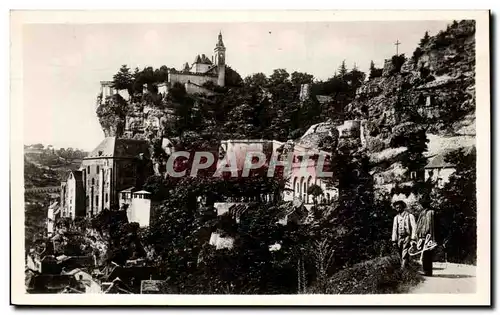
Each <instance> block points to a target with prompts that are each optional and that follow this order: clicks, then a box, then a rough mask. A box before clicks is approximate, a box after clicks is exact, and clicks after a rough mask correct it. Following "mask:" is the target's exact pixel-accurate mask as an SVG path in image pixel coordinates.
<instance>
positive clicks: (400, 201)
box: [392, 200, 406, 208]
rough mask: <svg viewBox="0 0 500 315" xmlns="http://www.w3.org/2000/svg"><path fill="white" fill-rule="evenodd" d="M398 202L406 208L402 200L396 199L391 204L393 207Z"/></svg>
mask: <svg viewBox="0 0 500 315" xmlns="http://www.w3.org/2000/svg"><path fill="white" fill-rule="evenodd" d="M399 204H400V205H403V207H405V208H406V202H404V201H403V200H396V201H394V202H393V203H392V205H393V206H394V207H395V206H397V205H399Z"/></svg>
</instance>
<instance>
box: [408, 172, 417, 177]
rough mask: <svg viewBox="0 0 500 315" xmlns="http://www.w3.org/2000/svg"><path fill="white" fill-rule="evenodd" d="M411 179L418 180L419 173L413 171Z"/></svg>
mask: <svg viewBox="0 0 500 315" xmlns="http://www.w3.org/2000/svg"><path fill="white" fill-rule="evenodd" d="M410 178H411V179H416V178H417V172H415V171H412V172H411V173H410Z"/></svg>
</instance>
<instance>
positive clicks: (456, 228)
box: [433, 148, 477, 263]
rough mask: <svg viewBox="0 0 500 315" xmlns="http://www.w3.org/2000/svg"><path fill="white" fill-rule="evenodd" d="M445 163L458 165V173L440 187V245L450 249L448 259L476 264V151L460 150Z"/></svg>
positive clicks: (436, 202)
mask: <svg viewBox="0 0 500 315" xmlns="http://www.w3.org/2000/svg"><path fill="white" fill-rule="evenodd" d="M445 161H446V162H447V163H451V164H453V165H455V172H454V173H453V174H452V175H451V176H450V178H449V182H447V183H446V184H445V185H444V187H443V188H436V189H435V191H434V194H433V206H434V208H435V209H436V217H437V219H438V220H437V221H438V222H439V224H438V228H437V229H438V240H437V241H438V243H440V244H442V245H443V244H444V245H445V246H446V248H445V250H446V253H447V254H448V257H447V258H448V259H449V260H450V261H453V262H458V263H475V262H476V253H477V236H476V233H477V194H476V178H477V177H476V150H475V148H473V149H472V150H465V149H461V150H457V151H454V152H450V153H448V154H447V155H446V157H445Z"/></svg>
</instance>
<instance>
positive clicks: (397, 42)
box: [394, 40, 401, 56]
mask: <svg viewBox="0 0 500 315" xmlns="http://www.w3.org/2000/svg"><path fill="white" fill-rule="evenodd" d="M394 45H396V56H399V45H401V43H400V42H399V40H396V42H395V43H394Z"/></svg>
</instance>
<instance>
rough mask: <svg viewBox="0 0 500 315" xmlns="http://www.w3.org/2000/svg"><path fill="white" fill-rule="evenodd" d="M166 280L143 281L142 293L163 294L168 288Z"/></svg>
mask: <svg viewBox="0 0 500 315" xmlns="http://www.w3.org/2000/svg"><path fill="white" fill-rule="evenodd" d="M166 283H167V281H166V280H142V281H141V293H143V292H148V293H151V292H158V293H162V291H164V288H165V287H166Z"/></svg>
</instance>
